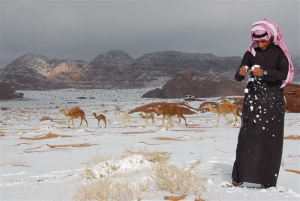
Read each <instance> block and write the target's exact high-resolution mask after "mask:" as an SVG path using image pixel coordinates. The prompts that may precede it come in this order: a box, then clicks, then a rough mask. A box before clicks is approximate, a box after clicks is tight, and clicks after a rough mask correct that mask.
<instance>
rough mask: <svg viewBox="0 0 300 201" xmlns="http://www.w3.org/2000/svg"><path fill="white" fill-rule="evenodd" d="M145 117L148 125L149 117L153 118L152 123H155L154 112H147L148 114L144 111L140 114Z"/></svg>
mask: <svg viewBox="0 0 300 201" xmlns="http://www.w3.org/2000/svg"><path fill="white" fill-rule="evenodd" d="M139 115H140V116H141V117H142V118H143V119H146V125H148V119H151V120H152V124H155V121H154V114H153V113H152V112H150V113H146V115H143V114H142V113H140V114H139Z"/></svg>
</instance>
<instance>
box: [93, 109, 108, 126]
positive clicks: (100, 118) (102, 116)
mask: <svg viewBox="0 0 300 201" xmlns="http://www.w3.org/2000/svg"><path fill="white" fill-rule="evenodd" d="M93 115H94V117H95V118H96V119H97V120H98V127H97V128H99V126H100V121H101V120H103V122H104V124H105V128H106V117H105V116H104V115H103V114H99V115H98V116H97V114H96V113H95V112H93ZM100 128H101V126H100Z"/></svg>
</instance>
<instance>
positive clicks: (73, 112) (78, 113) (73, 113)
mask: <svg viewBox="0 0 300 201" xmlns="http://www.w3.org/2000/svg"><path fill="white" fill-rule="evenodd" d="M60 112H61V113H62V114H63V115H64V116H65V117H70V119H69V121H68V124H69V128H70V121H72V123H73V129H74V120H73V119H76V118H79V117H80V118H81V121H80V126H81V124H82V120H84V121H85V122H86V125H87V126H88V122H87V120H86V119H85V113H84V111H83V110H82V109H80V108H79V107H78V106H77V107H73V108H72V109H70V110H69V111H68V112H66V110H65V109H61V110H60Z"/></svg>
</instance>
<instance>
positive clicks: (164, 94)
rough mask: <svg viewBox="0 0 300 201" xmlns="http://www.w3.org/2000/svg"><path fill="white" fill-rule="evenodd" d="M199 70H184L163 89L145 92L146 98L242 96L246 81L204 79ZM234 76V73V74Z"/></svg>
mask: <svg viewBox="0 0 300 201" xmlns="http://www.w3.org/2000/svg"><path fill="white" fill-rule="evenodd" d="M201 75H202V74H201V73H200V72H198V71H184V72H183V73H180V74H178V75H177V77H175V78H173V79H171V80H169V81H168V82H167V83H166V84H165V85H164V86H163V87H162V88H161V89H159V88H157V89H154V90H152V91H149V92H147V93H145V94H144V95H143V96H142V97H144V98H183V97H184V96H185V95H186V94H191V95H194V96H197V97H204V98H205V97H222V96H241V95H243V94H244V89H245V87H246V83H240V84H238V83H237V82H236V81H233V80H228V79H222V80H211V79H203V77H201ZM232 76H233V75H232Z"/></svg>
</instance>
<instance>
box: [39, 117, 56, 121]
mask: <svg viewBox="0 0 300 201" xmlns="http://www.w3.org/2000/svg"><path fill="white" fill-rule="evenodd" d="M47 120H50V121H53V119H52V118H51V117H49V116H42V118H40V121H47Z"/></svg>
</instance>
